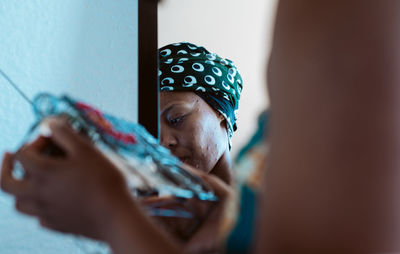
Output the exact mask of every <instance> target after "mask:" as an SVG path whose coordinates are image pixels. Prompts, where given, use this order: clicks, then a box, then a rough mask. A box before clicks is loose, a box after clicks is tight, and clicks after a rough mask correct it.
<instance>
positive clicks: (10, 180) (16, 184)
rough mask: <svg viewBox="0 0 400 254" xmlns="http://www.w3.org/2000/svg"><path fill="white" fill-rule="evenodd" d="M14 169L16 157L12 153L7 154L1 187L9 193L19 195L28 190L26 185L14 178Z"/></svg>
mask: <svg viewBox="0 0 400 254" xmlns="http://www.w3.org/2000/svg"><path fill="white" fill-rule="evenodd" d="M13 168H14V155H13V154H11V153H5V154H4V157H3V162H2V166H1V178H0V187H1V189H2V190H3V191H5V192H7V193H10V194H13V195H18V194H19V193H20V192H22V191H24V190H25V189H26V183H25V182H24V181H19V180H17V179H15V178H14V176H13V173H12V172H13Z"/></svg>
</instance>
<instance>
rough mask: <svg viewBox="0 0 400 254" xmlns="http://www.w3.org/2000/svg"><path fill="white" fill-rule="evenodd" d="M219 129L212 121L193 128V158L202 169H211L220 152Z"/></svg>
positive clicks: (207, 170)
mask: <svg viewBox="0 0 400 254" xmlns="http://www.w3.org/2000/svg"><path fill="white" fill-rule="evenodd" d="M219 131H220V130H219V129H216V125H215V124H214V123H212V122H208V123H207V121H204V122H203V123H202V124H201V125H200V126H197V128H195V129H193V138H192V149H193V156H194V158H193V159H194V160H196V161H197V163H198V164H199V168H200V169H202V170H203V171H206V172H209V171H211V170H212V169H213V167H214V166H215V164H216V163H217V161H218V159H219V157H220V156H221V154H222V152H221V150H222V146H221V144H220V143H221V142H220V140H221V137H220V133H219Z"/></svg>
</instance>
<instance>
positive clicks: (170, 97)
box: [160, 91, 201, 111]
mask: <svg viewBox="0 0 400 254" xmlns="http://www.w3.org/2000/svg"><path fill="white" fill-rule="evenodd" d="M199 103H201V98H200V97H199V96H197V95H196V94H195V93H194V92H176V91H175V92H174V91H172V92H161V93H160V109H161V111H163V110H164V109H165V108H167V107H169V106H170V105H171V104H199Z"/></svg>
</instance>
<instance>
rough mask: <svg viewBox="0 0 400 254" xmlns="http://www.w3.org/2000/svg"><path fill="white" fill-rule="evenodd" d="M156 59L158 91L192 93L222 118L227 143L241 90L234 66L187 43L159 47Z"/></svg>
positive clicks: (238, 75) (234, 120) (233, 124)
mask: <svg viewBox="0 0 400 254" xmlns="http://www.w3.org/2000/svg"><path fill="white" fill-rule="evenodd" d="M159 58H160V69H159V72H158V76H159V79H160V90H161V91H191V92H195V93H196V94H197V95H198V96H200V97H201V98H202V99H203V100H205V101H206V102H207V103H208V104H209V105H210V106H211V107H213V108H214V109H215V110H217V111H218V112H219V113H221V114H222V115H223V116H224V117H225V119H226V125H227V126H226V127H227V130H228V137H229V144H230V140H231V137H232V134H233V132H234V131H235V130H236V129H237V126H236V112H237V110H238V107H239V99H240V94H241V92H242V88H243V86H242V83H243V82H242V77H241V76H240V74H239V72H238V70H237V68H236V66H235V64H234V63H233V62H232V61H231V60H228V59H225V58H221V57H219V56H218V55H217V54H215V53H210V52H209V51H208V50H207V49H205V48H203V47H200V46H196V45H194V44H191V43H187V42H182V43H174V44H170V45H167V46H165V47H162V48H160V49H159Z"/></svg>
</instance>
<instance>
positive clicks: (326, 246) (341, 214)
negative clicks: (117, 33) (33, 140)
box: [2, 0, 400, 254]
mask: <svg viewBox="0 0 400 254" xmlns="http://www.w3.org/2000/svg"><path fill="white" fill-rule="evenodd" d="M398 19H400V4H399V2H398V1H389V0H382V1H368V2H367V1H358V0H347V1H332V2H329V3H326V2H321V1H315V0H299V1H289V0H281V1H280V2H279V11H278V17H277V21H276V31H275V38H274V48H273V53H272V61H271V62H272V65H271V73H272V74H273V78H272V86H271V87H270V92H271V103H272V104H271V125H270V126H269V127H270V128H269V140H270V142H271V143H270V144H271V147H270V154H269V168H268V171H267V175H266V177H265V179H264V180H265V181H264V182H265V184H264V185H263V193H262V195H261V196H260V197H259V201H260V207H259V208H258V209H257V212H258V220H257V228H256V229H255V230H254V231H251V232H254V233H255V234H254V240H255V241H254V242H253V244H252V249H251V251H252V253H256V254H261V253H288V254H290V253H342V254H352V253H385V252H387V253H390V252H399V250H400V246H399V242H398V235H399V231H400V226H399V225H400V216H399V214H400V213H399V210H400V209H399V191H398V187H399V186H400V183H399V178H398V173H399V166H398V165H399V159H398V157H399V156H398V151H399V148H400V135H399V134H398V129H399V128H398V126H399V119H400V110H399V107H398V102H399V101H400V94H399V93H398V80H399V74H398V68H397V67H398V63H399V62H400V59H399V54H398V53H399V51H400V48H399V45H400V36H399V29H398V23H397V22H393V20H398ZM288 73H290V75H288ZM51 130H52V133H53V138H54V140H55V141H56V142H57V143H58V144H60V146H62V147H64V148H65V149H66V151H68V156H69V159H68V161H64V162H60V161H54V160H49V159H48V158H46V159H43V158H42V157H40V156H38V154H37V152H35V149H34V147H30V148H29V149H27V150H25V151H24V154H19V155H17V156H16V158H15V155H12V154H6V156H5V158H4V162H3V169H2V187H3V189H5V190H7V191H9V192H10V193H12V194H13V195H15V196H16V197H17V205H18V207H19V209H20V210H22V211H24V212H25V213H31V214H33V215H35V216H37V217H39V218H40V219H41V221H42V223H43V224H44V225H46V226H47V227H50V228H55V229H57V230H61V231H67V232H71V233H78V234H85V235H89V236H92V237H98V238H101V239H103V240H105V241H107V242H109V243H110V244H111V246H112V247H113V249H114V252H115V253H118V254H122V253H132V252H135V251H136V252H137V253H183V250H182V248H180V246H179V245H177V244H175V243H174V242H173V241H171V240H170V239H169V238H168V237H167V236H166V235H164V234H163V233H162V232H161V231H159V230H158V229H157V228H155V227H154V224H152V223H151V221H149V219H148V217H146V216H145V214H144V213H143V212H142V211H141V210H140V208H139V207H138V206H137V204H136V203H135V201H134V200H132V198H131V197H130V196H129V195H128V194H127V193H128V191H127V190H126V187H123V179H122V177H121V176H120V175H119V174H118V170H116V169H115V168H114V166H113V165H110V164H109V163H107V160H105V159H104V158H103V157H102V156H101V154H99V153H97V152H96V150H95V149H93V147H91V146H90V144H88V143H87V142H85V140H82V137H80V136H79V135H76V133H74V132H72V131H71V130H70V129H68V126H65V125H63V124H60V123H52V125H51ZM80 152H84V154H83V155H82V154H80ZM88 156H90V157H88ZM87 158H91V160H90V162H88V159H87ZM14 159H18V160H19V161H20V162H21V163H22V164H23V165H24V166H26V167H27V168H28V170H29V171H30V173H31V176H32V181H29V182H14V180H13V179H12V178H11V177H10V174H11V168H12V163H13V160H14ZM71 169H72V170H71ZM95 170H101V172H102V174H93V172H95ZM93 175H95V177H94V178H93ZM206 177H208V178H210V179H213V180H215V179H217V178H212V177H210V176H209V175H206ZM89 179H90V181H89V186H88V188H87V189H88V190H90V191H89V193H88V194H85V196H82V195H78V194H80V192H79V191H76V190H74V188H72V187H76V186H79V185H77V183H75V181H81V182H84V181H88V180H89ZM110 179H111V180H112V181H110ZM43 181H44V182H46V183H48V185H47V184H40V183H41V182H43ZM111 182H113V183H115V182H121V183H122V185H121V187H118V188H117V189H116V188H112V186H113V185H111V184H110V183H111ZM55 183H56V184H55ZM214 183H215V182H214ZM55 185H56V186H55ZM65 186H68V187H69V188H70V190H71V191H72V192H71V193H70V195H72V197H70V198H66V199H63V200H62V201H61V200H60V196H65V194H63V191H62V188H63V187H65ZM71 186H72V187H71ZM118 186H120V185H118ZM214 186H221V185H220V184H215V185H214ZM60 189H61V190H60ZM46 195H47V196H46ZM73 195H76V196H73ZM88 195H89V196H88ZM222 197H223V196H222ZM39 201H40V202H42V204H45V205H44V206H40V205H39V204H40V202H39ZM38 202H39V204H38ZM88 202H90V204H88ZM110 204H112V205H110ZM63 205H64V206H63ZM77 207H79V209H77ZM99 211H102V212H101V213H99ZM76 215H79V216H76ZM107 216H110V217H109V218H110V220H104V218H107ZM77 217H79V219H77ZM105 228H106V229H107V230H105ZM249 232H250V231H249ZM154 243H157V244H154Z"/></svg>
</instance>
